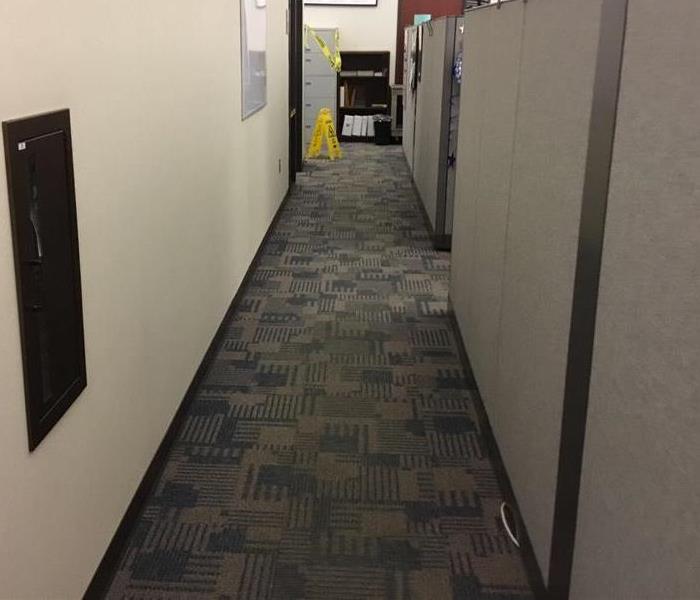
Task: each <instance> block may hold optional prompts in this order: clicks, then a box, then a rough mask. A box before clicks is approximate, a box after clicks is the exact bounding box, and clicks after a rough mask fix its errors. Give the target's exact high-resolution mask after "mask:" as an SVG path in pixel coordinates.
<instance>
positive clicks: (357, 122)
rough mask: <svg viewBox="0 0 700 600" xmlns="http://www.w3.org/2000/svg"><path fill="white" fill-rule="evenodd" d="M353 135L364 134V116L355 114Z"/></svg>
mask: <svg viewBox="0 0 700 600" xmlns="http://www.w3.org/2000/svg"><path fill="white" fill-rule="evenodd" d="M352 135H353V137H360V136H361V135H362V117H361V116H360V115H355V117H354V118H353V120H352Z"/></svg>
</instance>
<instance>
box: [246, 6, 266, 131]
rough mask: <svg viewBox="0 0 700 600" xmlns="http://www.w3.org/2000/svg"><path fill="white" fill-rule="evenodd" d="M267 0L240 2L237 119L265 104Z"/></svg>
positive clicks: (259, 108) (249, 114)
mask: <svg viewBox="0 0 700 600" xmlns="http://www.w3.org/2000/svg"><path fill="white" fill-rule="evenodd" d="M266 4H267V1H266V0H241V118H242V119H243V120H245V119H247V118H248V117H250V116H251V115H253V114H255V113H256V112H258V111H259V110H262V109H263V108H264V107H265V105H266V104H267V56H266V55H267V7H266Z"/></svg>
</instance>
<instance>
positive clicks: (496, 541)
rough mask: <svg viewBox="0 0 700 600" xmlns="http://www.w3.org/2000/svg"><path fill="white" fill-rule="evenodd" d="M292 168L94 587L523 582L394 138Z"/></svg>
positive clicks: (365, 593) (412, 586) (347, 587)
mask: <svg viewBox="0 0 700 600" xmlns="http://www.w3.org/2000/svg"><path fill="white" fill-rule="evenodd" d="M344 151H345V155H346V156H345V158H344V159H343V160H342V161H340V162H336V163H330V162H325V161H317V162H314V163H313V164H311V165H310V166H309V168H308V170H307V172H306V173H304V174H301V175H300V178H299V182H298V185H297V187H296V189H295V190H294V192H293V194H292V196H291V198H290V199H289V202H288V203H287V205H286V207H285V209H284V212H283V214H282V215H281V218H280V220H279V223H278V225H277V227H276V229H275V230H274V232H273V233H272V235H271V237H270V239H269V240H268V242H267V245H266V247H265V252H264V255H263V257H262V259H261V261H260V264H259V265H258V268H257V271H256V272H255V274H254V276H253V278H252V280H251V283H250V284H249V286H248V288H247V289H246V290H245V293H244V296H243V300H242V302H241V303H240V305H239V307H238V310H237V311H236V312H235V314H234V315H233V317H232V318H231V320H230V322H228V323H227V324H226V335H225V339H224V341H223V343H222V344H221V346H220V348H219V349H218V353H217V356H216V360H215V362H214V364H213V366H212V367H211V369H210V371H209V373H208V374H207V376H206V377H205V380H204V383H203V385H201V387H200V389H199V390H198V393H197V397H196V399H195V401H194V402H193V404H192V405H191V407H190V409H189V413H188V416H187V419H186V421H185V422H184V425H183V427H182V429H181V431H180V433H179V436H178V439H177V441H176V443H175V445H174V447H173V448H172V450H171V452H170V456H169V459H168V462H167V466H166V468H165V471H164V472H163V473H162V475H161V477H160V480H159V483H158V485H157V487H156V489H155V492H154V494H153V495H152V497H151V498H150V499H149V501H148V504H147V507H146V509H145V510H144V512H143V514H142V515H141V517H140V519H139V522H138V526H137V527H136V528H135V530H134V531H133V533H132V536H131V539H130V542H129V547H128V549H127V551H126V553H125V555H124V556H123V557H122V561H121V564H120V567H119V571H118V572H117V573H116V575H115V578H114V580H113V583H112V586H111V590H110V592H109V597H110V598H131V599H140V598H144V599H145V598H149V599H150V598H153V599H155V598H230V599H241V600H254V599H255V600H258V599H259V600H266V599H274V600H301V599H309V600H312V599H313V600H340V599H343V600H370V599H384V598H386V599H392V600H409V599H410V600H420V599H424V598H425V599H430V600H439V599H442V598H445V599H450V600H452V599H454V600H467V599H469V600H472V599H477V598H488V599H493V600H496V599H501V600H505V599H513V598H517V599H521V598H529V597H530V592H529V587H528V584H527V578H526V576H525V571H524V568H523V566H522V562H521V559H520V556H519V554H518V552H517V551H516V550H515V549H514V547H513V546H512V545H510V544H509V542H508V541H507V539H506V536H505V534H504V533H503V531H502V530H501V528H500V525H499V522H498V510H499V505H500V500H501V495H500V492H499V488H498V483H497V481H496V477H495V475H494V471H493V469H492V466H491V464H490V462H489V459H488V457H487V456H486V454H485V450H484V443H483V440H482V439H481V436H480V433H479V425H478V420H477V413H476V411H475V407H474V401H475V395H474V392H473V391H471V390H470V387H471V385H470V381H469V378H468V377H467V376H466V375H465V372H464V369H463V366H462V364H461V362H460V357H459V353H458V345H457V341H456V338H455V332H454V330H453V328H452V324H451V321H450V319H449V316H448V314H447V290H448V278H449V255H448V254H442V253H437V252H435V251H433V250H432V246H431V244H430V241H429V239H428V235H427V231H426V228H425V225H424V222H423V218H422V215H421V212H420V210H419V207H418V205H417V203H416V199H415V196H414V192H413V189H412V187H411V184H410V180H409V176H408V171H407V167H406V165H405V162H404V158H403V154H402V150H401V147H399V146H391V147H377V146H370V145H364V144H361V145H357V144H356V145H350V144H346V145H345V147H344Z"/></svg>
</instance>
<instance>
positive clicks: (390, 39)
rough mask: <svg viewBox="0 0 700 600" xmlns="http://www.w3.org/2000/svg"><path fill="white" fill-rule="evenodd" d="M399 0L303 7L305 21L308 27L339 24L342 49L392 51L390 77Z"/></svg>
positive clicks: (394, 59)
mask: <svg viewBox="0 0 700 600" xmlns="http://www.w3.org/2000/svg"><path fill="white" fill-rule="evenodd" d="M398 14H399V2H398V0H378V2H377V6H375V7H371V6H305V7H304V23H306V24H307V25H310V26H311V27H319V28H322V27H338V28H339V29H340V49H341V50H379V51H382V50H383V51H390V52H391V58H390V60H391V75H390V76H391V79H390V80H389V81H390V82H393V81H394V62H395V61H396V23H397V18H398Z"/></svg>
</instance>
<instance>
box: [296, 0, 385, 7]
mask: <svg viewBox="0 0 700 600" xmlns="http://www.w3.org/2000/svg"><path fill="white" fill-rule="evenodd" d="M304 4H306V5H309V6H377V0H304Z"/></svg>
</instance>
